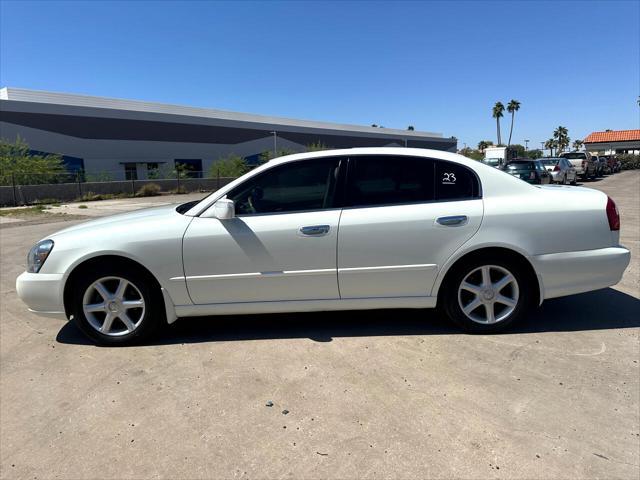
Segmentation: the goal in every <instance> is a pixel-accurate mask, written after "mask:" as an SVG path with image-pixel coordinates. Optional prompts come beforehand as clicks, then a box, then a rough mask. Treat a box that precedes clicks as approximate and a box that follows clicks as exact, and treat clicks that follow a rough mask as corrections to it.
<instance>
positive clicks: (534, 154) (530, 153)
mask: <svg viewBox="0 0 640 480" xmlns="http://www.w3.org/2000/svg"><path fill="white" fill-rule="evenodd" d="M525 156H526V157H528V158H533V159H534V160H535V159H537V158H541V157H542V150H539V149H535V150H527V151H526V153H525Z"/></svg>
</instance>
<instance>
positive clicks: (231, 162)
mask: <svg viewBox="0 0 640 480" xmlns="http://www.w3.org/2000/svg"><path fill="white" fill-rule="evenodd" d="M248 171H249V165H247V162H245V160H244V158H242V157H241V156H240V155H235V154H231V155H228V156H227V157H223V158H220V159H219V160H218V161H216V162H214V163H213V165H211V170H210V172H209V176H210V177H211V178H215V177H218V176H220V177H240V176H242V175H244V174H245V173H247V172H248Z"/></svg>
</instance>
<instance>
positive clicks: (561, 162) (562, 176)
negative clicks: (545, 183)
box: [540, 157, 578, 185]
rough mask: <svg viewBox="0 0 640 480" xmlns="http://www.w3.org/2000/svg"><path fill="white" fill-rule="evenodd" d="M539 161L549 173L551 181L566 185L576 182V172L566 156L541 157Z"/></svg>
mask: <svg viewBox="0 0 640 480" xmlns="http://www.w3.org/2000/svg"><path fill="white" fill-rule="evenodd" d="M540 162H541V163H542V165H543V166H544V168H545V169H546V170H547V172H549V173H550V174H551V183H560V184H562V185H566V184H567V183H571V185H575V184H576V181H577V179H578V173H577V172H576V169H575V168H574V167H573V165H571V163H570V162H569V160H567V159H566V158H560V157H555V158H554V157H549V158H541V159H540Z"/></svg>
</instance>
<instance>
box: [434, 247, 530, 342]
mask: <svg viewBox="0 0 640 480" xmlns="http://www.w3.org/2000/svg"><path fill="white" fill-rule="evenodd" d="M531 290H532V288H531V286H530V285H529V284H528V282H527V275H526V274H525V272H524V271H523V270H522V268H521V267H520V266H519V265H517V264H515V263H512V262H505V261H504V260H503V259H500V258H485V259H482V260H476V261H473V262H468V263H466V264H465V265H463V266H462V267H460V268H457V269H456V270H455V271H454V272H453V275H452V277H451V278H450V279H449V280H448V282H447V285H446V286H445V290H444V298H443V306H444V310H445V312H446V313H447V315H448V316H449V318H451V319H452V320H453V321H454V322H455V323H456V324H458V325H459V326H460V327H462V328H463V329H464V330H466V331H468V332H471V333H494V332H499V331H502V330H505V329H506V328H507V327H508V326H509V325H511V324H512V323H513V322H515V321H516V320H518V319H519V318H521V317H522V316H523V315H524V314H525V313H526V310H527V308H528V306H529V304H530V301H531Z"/></svg>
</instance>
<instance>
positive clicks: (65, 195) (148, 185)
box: [0, 170, 235, 206]
mask: <svg viewBox="0 0 640 480" xmlns="http://www.w3.org/2000/svg"><path fill="white" fill-rule="evenodd" d="M212 173H213V174H214V175H213V176H212ZM145 174H146V175H145V177H146V178H139V177H138V174H137V172H135V171H126V170H118V171H115V170H114V171H108V170H106V171H102V172H95V173H87V172H84V171H77V172H62V173H58V172H54V173H20V172H17V173H16V172H14V173H2V172H0V205H1V206H12V205H29V204H32V203H51V202H61V201H73V200H99V199H105V198H116V197H125V196H149V195H157V194H160V193H189V192H198V191H201V192H210V191H214V190H217V189H218V188H220V187H222V186H224V185H226V184H227V183H229V182H230V181H232V180H234V179H235V177H228V176H221V175H220V174H219V171H215V170H214V171H212V172H202V171H193V170H185V171H179V170H178V171H176V170H174V171H170V172H160V171H154V170H150V171H148V172H145Z"/></svg>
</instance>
